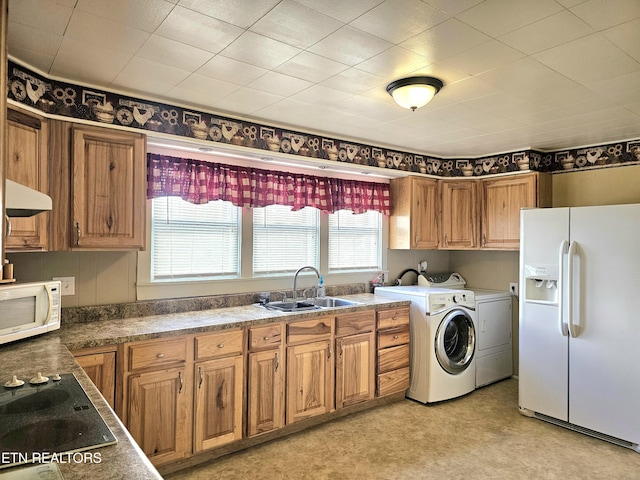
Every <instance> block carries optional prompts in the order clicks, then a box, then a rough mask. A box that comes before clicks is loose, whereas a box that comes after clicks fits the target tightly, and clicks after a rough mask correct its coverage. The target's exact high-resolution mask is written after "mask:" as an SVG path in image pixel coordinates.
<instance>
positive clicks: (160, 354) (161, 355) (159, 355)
mask: <svg viewBox="0 0 640 480" xmlns="http://www.w3.org/2000/svg"><path fill="white" fill-rule="evenodd" d="M156 357H158V358H164V353H159V354H158V355H156Z"/></svg>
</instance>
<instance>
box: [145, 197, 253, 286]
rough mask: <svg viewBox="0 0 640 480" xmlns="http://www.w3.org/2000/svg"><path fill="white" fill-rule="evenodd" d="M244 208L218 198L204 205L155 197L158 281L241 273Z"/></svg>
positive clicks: (154, 256)
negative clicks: (241, 209) (242, 214)
mask: <svg viewBox="0 0 640 480" xmlns="http://www.w3.org/2000/svg"><path fill="white" fill-rule="evenodd" d="M239 211H240V208H238V207H235V206H233V205H232V204H231V203H230V202H225V201H222V200H217V201H214V202H209V203H206V204H202V205H196V204H193V203H189V202H186V201H184V200H182V199H181V198H179V197H161V198H154V199H153V201H152V213H151V250H152V251H151V272H152V278H153V279H154V280H168V279H182V280H185V279H196V280H199V279H212V278H235V277H238V276H239V265H240V248H239V245H240V217H241V216H240V214H239Z"/></svg>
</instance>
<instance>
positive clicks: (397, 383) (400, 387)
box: [378, 367, 409, 397]
mask: <svg viewBox="0 0 640 480" xmlns="http://www.w3.org/2000/svg"><path fill="white" fill-rule="evenodd" d="M407 388H409V367H407V368H401V369H399V370H393V371H392V372H387V373H381V374H380V375H378V396H379V397H384V396H385V395H391V394H392V393H398V392H404V391H405V390H406V389H407Z"/></svg>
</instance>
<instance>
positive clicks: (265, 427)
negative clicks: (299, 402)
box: [247, 323, 285, 437]
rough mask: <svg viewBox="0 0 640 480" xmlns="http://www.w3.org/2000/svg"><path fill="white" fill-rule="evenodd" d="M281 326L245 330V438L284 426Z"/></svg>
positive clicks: (283, 367)
mask: <svg viewBox="0 0 640 480" xmlns="http://www.w3.org/2000/svg"><path fill="white" fill-rule="evenodd" d="M282 330H283V324H281V323H274V324H271V325H266V326H261V327H252V328H250V329H249V350H250V353H249V366H248V372H247V373H248V377H249V378H248V389H249V391H248V405H247V434H248V435H249V436H250V437H251V436H254V435H257V434H259V433H265V432H269V431H272V430H275V429H278V428H282V427H283V426H284V415H285V411H284V385H285V376H284V374H285V362H284V355H283V351H284V346H283V341H282Z"/></svg>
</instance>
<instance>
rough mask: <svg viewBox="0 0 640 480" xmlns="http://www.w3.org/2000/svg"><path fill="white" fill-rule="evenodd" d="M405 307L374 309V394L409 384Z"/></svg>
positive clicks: (389, 391)
mask: <svg viewBox="0 0 640 480" xmlns="http://www.w3.org/2000/svg"><path fill="white" fill-rule="evenodd" d="M409 321H410V317H409V308H407V307H403V308H390V309H383V310H378V312H377V322H378V325H377V331H378V351H377V353H378V362H377V363H378V364H377V370H378V378H377V390H378V396H379V397H384V396H387V395H391V394H393V393H398V392H403V391H405V390H407V389H408V388H409V380H410V378H409V345H410V332H409Z"/></svg>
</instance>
